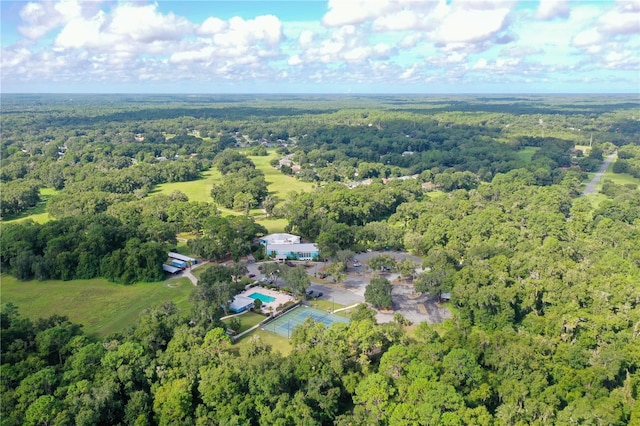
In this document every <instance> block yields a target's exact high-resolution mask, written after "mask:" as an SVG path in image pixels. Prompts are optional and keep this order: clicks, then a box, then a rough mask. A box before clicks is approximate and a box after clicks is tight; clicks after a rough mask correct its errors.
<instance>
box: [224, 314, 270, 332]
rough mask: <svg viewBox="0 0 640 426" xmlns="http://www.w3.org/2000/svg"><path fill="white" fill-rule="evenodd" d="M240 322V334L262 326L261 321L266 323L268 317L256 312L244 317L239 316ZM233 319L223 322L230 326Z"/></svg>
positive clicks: (243, 315)
mask: <svg viewBox="0 0 640 426" xmlns="http://www.w3.org/2000/svg"><path fill="white" fill-rule="evenodd" d="M235 318H238V319H239V320H240V328H239V329H238V330H236V331H237V332H238V333H242V332H243V331H246V330H248V329H250V328H251V327H253V326H254V325H257V324H260V322H261V321H264V320H265V319H266V318H267V317H265V316H264V315H260V314H256V313H255V312H251V311H249V312H245V313H244V314H242V315H238V316H237V317H235ZM230 321H231V318H227V319H226V320H223V322H224V323H225V324H227V325H229V323H230Z"/></svg>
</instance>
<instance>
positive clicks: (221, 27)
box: [197, 16, 229, 35]
mask: <svg viewBox="0 0 640 426" xmlns="http://www.w3.org/2000/svg"><path fill="white" fill-rule="evenodd" d="M227 28H229V24H228V23H227V22H226V21H223V20H222V19H220V18H216V17H215V16H211V17H209V18H207V20H206V21H204V22H203V23H202V25H200V27H199V28H198V31H197V32H198V34H202V35H213V34H218V33H221V32H223V31H225V30H226V29H227Z"/></svg>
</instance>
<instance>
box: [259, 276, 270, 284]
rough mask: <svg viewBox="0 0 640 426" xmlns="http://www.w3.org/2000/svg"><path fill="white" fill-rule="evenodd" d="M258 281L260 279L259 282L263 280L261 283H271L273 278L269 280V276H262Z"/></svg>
mask: <svg viewBox="0 0 640 426" xmlns="http://www.w3.org/2000/svg"><path fill="white" fill-rule="evenodd" d="M260 281H261V282H263V283H265V284H271V283H273V280H271V279H269V278H267V277H262V278H261V279H260Z"/></svg>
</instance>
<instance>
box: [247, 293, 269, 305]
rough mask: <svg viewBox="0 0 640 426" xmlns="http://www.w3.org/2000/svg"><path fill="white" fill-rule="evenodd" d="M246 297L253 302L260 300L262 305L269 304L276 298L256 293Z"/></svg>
mask: <svg viewBox="0 0 640 426" xmlns="http://www.w3.org/2000/svg"><path fill="white" fill-rule="evenodd" d="M247 297H250V298H252V299H254V300H255V299H259V300H262V301H263V302H264V303H271V302H273V301H274V300H276V298H275V297H271V296H267V295H266V294H262V293H257V292H256V293H251V294H250V295H249V296H247Z"/></svg>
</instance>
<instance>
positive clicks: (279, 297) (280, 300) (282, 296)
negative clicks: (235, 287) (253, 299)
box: [240, 286, 294, 312]
mask: <svg viewBox="0 0 640 426" xmlns="http://www.w3.org/2000/svg"><path fill="white" fill-rule="evenodd" d="M253 293H261V294H264V295H265V296H271V297H273V298H274V299H275V300H274V301H273V302H263V303H262V310H263V311H269V310H270V311H271V312H276V308H277V307H278V306H280V305H284V304H285V303H287V302H290V301H292V300H294V299H293V296H290V295H288V294H286V293H280V292H278V291H274V290H269V289H266V288H264V287H260V286H257V287H251V288H250V289H249V290H245V291H243V292H242V293H240V294H241V295H243V296H246V297H249V295H250V294H253Z"/></svg>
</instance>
